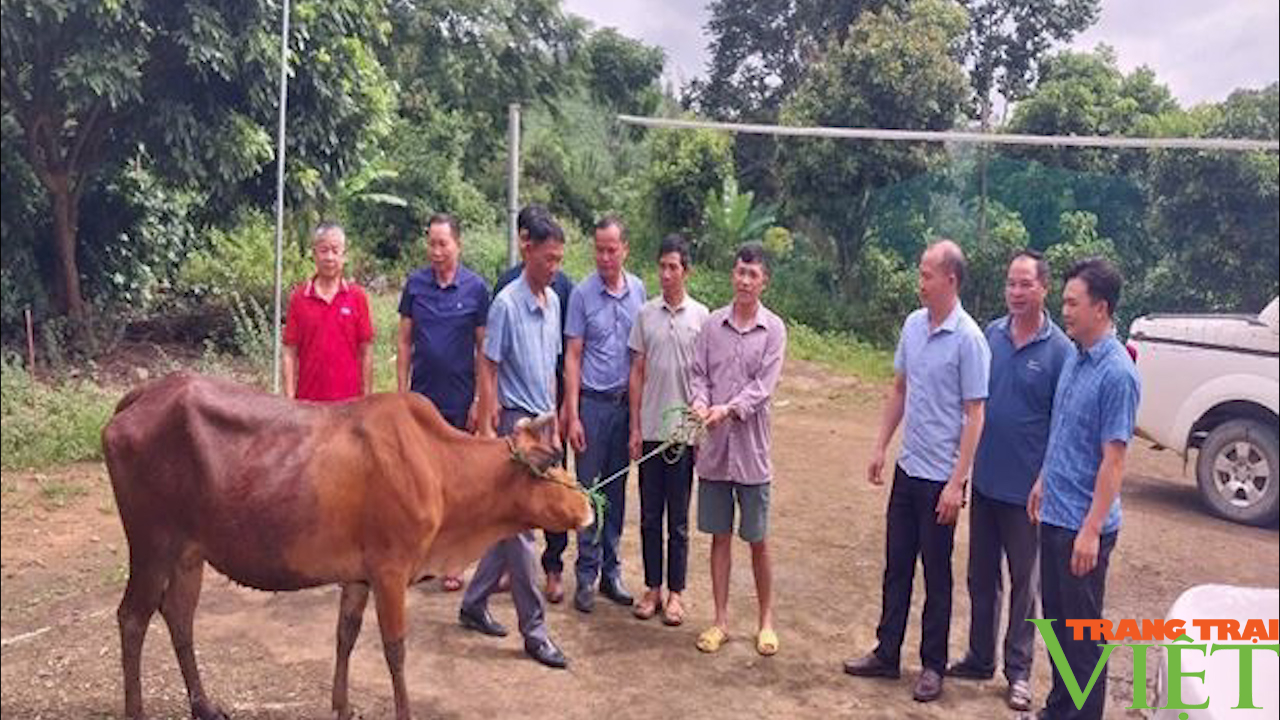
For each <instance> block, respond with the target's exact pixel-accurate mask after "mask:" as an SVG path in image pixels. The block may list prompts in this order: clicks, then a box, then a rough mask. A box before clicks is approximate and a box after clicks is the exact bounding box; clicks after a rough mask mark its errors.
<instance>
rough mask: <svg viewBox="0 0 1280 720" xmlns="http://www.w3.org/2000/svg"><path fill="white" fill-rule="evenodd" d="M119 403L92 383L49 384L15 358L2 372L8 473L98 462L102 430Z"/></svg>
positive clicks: (1, 433)
mask: <svg viewBox="0 0 1280 720" xmlns="http://www.w3.org/2000/svg"><path fill="white" fill-rule="evenodd" d="M118 399H119V398H117V397H116V396H115V395H114V394H110V393H107V392H104V391H103V390H101V389H100V388H98V387H97V386H96V385H94V384H93V383H90V382H87V381H68V382H64V383H61V384H57V385H45V384H43V383H41V382H38V381H36V380H35V379H33V378H32V377H31V375H30V374H29V373H27V371H26V370H25V369H23V368H22V366H21V365H19V364H18V362H17V361H16V360H15V359H13V358H6V359H4V361H3V366H2V368H0V446H2V447H3V453H2V454H0V456H2V458H3V461H2V462H0V467H3V468H4V469H5V470H12V469H18V468H40V467H46V466H49V465H59V464H63V463H70V462H78V461H82V460H97V459H100V458H101V457H102V441H101V439H100V434H101V432H102V427H103V426H104V425H105V424H106V422H107V420H108V419H109V418H110V417H111V413H112V411H113V409H114V408H115V403H116V401H117V400H118Z"/></svg>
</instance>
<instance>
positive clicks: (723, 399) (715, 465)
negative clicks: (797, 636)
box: [691, 243, 787, 655]
mask: <svg viewBox="0 0 1280 720" xmlns="http://www.w3.org/2000/svg"><path fill="white" fill-rule="evenodd" d="M768 283H769V266H768V264H767V263H766V261H765V255H764V248H763V247H762V246H760V245H759V244H758V243H750V244H747V245H744V246H742V247H741V248H740V249H739V250H738V254H737V256H736V258H735V261H734V266H733V289H734V294H733V302H732V303H731V304H730V305H728V306H726V307H722V308H720V309H719V310H716V311H715V312H713V313H711V316H710V317H709V318H708V319H707V322H706V324H705V325H703V327H702V332H701V333H700V334H699V335H698V341H697V343H696V345H695V350H694V359H693V378H692V382H691V386H692V388H691V389H692V391H693V396H692V399H693V402H692V409H693V412H694V413H695V414H697V415H698V417H699V418H701V419H702V421H703V422H704V423H705V424H706V427H707V429H708V432H707V436H706V439H705V440H704V441H703V443H702V445H701V448H700V450H699V452H698V463H697V469H698V478H699V480H698V529H699V530H701V531H702V532H704V533H709V534H710V535H711V591H712V595H713V597H714V599H715V623H714V624H713V625H712V626H711V627H709V628H707V629H706V630H704V631H703V632H702V634H701V635H699V636H698V642H697V646H698V649H699V650H701V651H702V652H705V653H714V652H717V651H719V650H720V647H721V645H723V644H724V642H725V640H726V639H728V637H729V571H730V567H731V563H732V554H731V553H732V543H733V524H734V515H735V506H736V509H737V511H738V514H740V519H739V521H738V536H739V537H741V538H742V539H743V540H745V541H747V542H748V543H749V544H750V545H751V569H752V571H753V574H754V576H755V581H756V598H757V600H758V602H759V606H760V617H759V625H758V629H757V634H756V651H757V652H759V653H760V654H761V655H773V654H775V653H777V652H778V635H777V633H776V632H774V629H773V569H772V567H770V562H769V546H768V543H767V542H766V540H765V537H766V535H767V534H768V533H767V531H768V520H769V490H770V481H771V480H772V479H773V464H772V462H771V460H770V446H771V444H772V438H771V429H770V421H769V406H770V401H771V399H772V398H773V391H774V388H776V387H777V385H778V378H779V377H780V376H781V375H782V359H783V357H785V355H786V351H787V328H786V326H785V325H783V323H782V319H781V318H779V317H778V316H777V315H775V314H774V313H773V312H771V311H770V310H769V309H768V308H766V307H764V305H762V304H761V303H760V296H761V295H763V294H764V290H765V287H766V286H767V285H768Z"/></svg>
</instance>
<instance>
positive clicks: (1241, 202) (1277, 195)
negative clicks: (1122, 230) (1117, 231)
mask: <svg viewBox="0 0 1280 720" xmlns="http://www.w3.org/2000/svg"><path fill="white" fill-rule="evenodd" d="M1278 88H1280V85H1277V84H1276V83H1272V84H1271V85H1270V86H1268V87H1267V88H1265V89H1263V90H1260V91H1249V90H1239V91H1236V92H1234V93H1232V94H1231V96H1230V97H1229V98H1227V100H1226V102H1224V103H1222V104H1220V105H1216V106H1211V107H1208V108H1202V109H1201V110H1200V115H1201V117H1200V118H1198V121H1199V124H1201V125H1202V127H1203V134H1205V135H1209V136H1216V137H1223V136H1225V137H1254V138H1270V139H1273V140H1274V139H1276V137H1277V128H1278V126H1280V122H1277V113H1278V112H1280V110H1278V109H1277V108H1278V107H1280V98H1278V95H1280V91H1278ZM1278 179H1280V159H1278V158H1277V156H1276V153H1274V152H1251V153H1224V152H1196V153H1186V152H1183V153H1174V152H1169V151H1165V152H1158V153H1155V154H1154V156H1153V159H1152V162H1151V173H1150V182H1151V186H1152V193H1153V196H1154V197H1155V198H1156V199H1157V200H1156V202H1154V203H1153V213H1152V214H1153V217H1152V222H1151V228H1152V231H1153V232H1152V234H1153V235H1154V236H1155V237H1158V238H1159V239H1160V246H1161V248H1162V249H1163V252H1162V253H1161V254H1160V256H1159V258H1158V264H1157V267H1158V268H1159V269H1160V271H1161V274H1159V275H1155V276H1153V277H1152V279H1151V281H1150V282H1148V283H1147V284H1146V287H1144V288H1143V292H1144V293H1145V294H1148V295H1149V297H1148V298H1145V300H1146V302H1148V303H1153V304H1154V303H1160V305H1159V306H1161V307H1162V308H1163V309H1166V310H1206V309H1212V310H1220V311H1231V312H1241V311H1249V312H1257V311H1258V310H1261V309H1262V307H1263V306H1265V305H1266V304H1267V302H1268V301H1270V299H1271V298H1273V297H1275V295H1276V294H1277V290H1278V289H1280V282H1278V280H1277V275H1276V268H1277V267H1280V249H1278V246H1277V242H1276V238H1277V237H1280V190H1278V188H1280V182H1278Z"/></svg>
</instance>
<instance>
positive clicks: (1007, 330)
mask: <svg viewBox="0 0 1280 720" xmlns="http://www.w3.org/2000/svg"><path fill="white" fill-rule="evenodd" d="M1040 312H1041V313H1042V314H1041V318H1042V319H1041V321H1040V329H1039V330H1037V331H1036V334H1035V337H1033V338H1031V342H1029V343H1027V344H1028V345H1031V344H1033V343H1038V342H1040V341H1041V340H1048V339H1049V336H1050V335H1051V334H1052V333H1053V319H1052V318H1050V317H1049V311H1048V310H1041V311H1040ZM999 328H1000V330H1001V331H1002V332H1004V334H1005V335H1008V336H1009V339H1010V340H1012V339H1013V316H1012V315H1005V316H1004V317H1002V318H1000V320H999Z"/></svg>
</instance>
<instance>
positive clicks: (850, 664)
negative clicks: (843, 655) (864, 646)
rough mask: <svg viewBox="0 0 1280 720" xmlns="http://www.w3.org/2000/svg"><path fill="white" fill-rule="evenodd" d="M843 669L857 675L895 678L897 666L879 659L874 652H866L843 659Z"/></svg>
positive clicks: (897, 673) (897, 672)
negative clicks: (859, 655) (857, 656)
mask: <svg viewBox="0 0 1280 720" xmlns="http://www.w3.org/2000/svg"><path fill="white" fill-rule="evenodd" d="M844 671H845V672H846V673H848V674H849V675H854V676H857V677H882V678H896V677H898V675H899V671H898V666H897V665H890V664H889V663H887V662H885V661H883V660H881V659H880V658H879V656H877V655H876V654H875V653H867V654H866V655H863V656H862V657H860V658H856V659H853V660H845V661H844Z"/></svg>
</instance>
